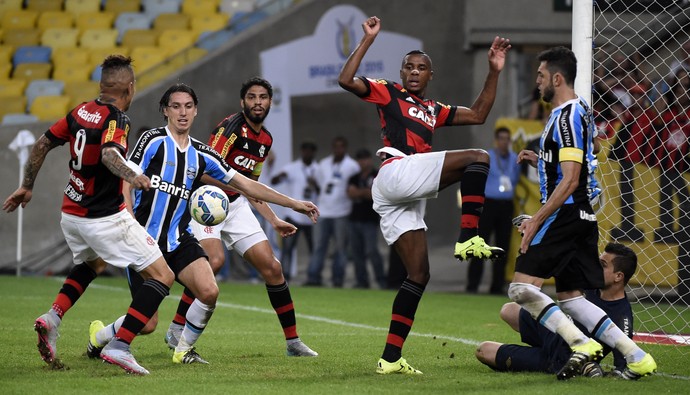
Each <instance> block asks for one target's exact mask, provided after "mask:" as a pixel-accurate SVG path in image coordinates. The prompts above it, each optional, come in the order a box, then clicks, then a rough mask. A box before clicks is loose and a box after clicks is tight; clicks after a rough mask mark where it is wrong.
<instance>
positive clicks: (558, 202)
mask: <svg viewBox="0 0 690 395" xmlns="http://www.w3.org/2000/svg"><path fill="white" fill-rule="evenodd" d="M581 168H582V164H581V163H578V162H571V161H567V162H561V170H562V172H563V178H562V179H561V181H560V182H559V183H558V185H556V188H555V189H554V190H553V193H552V194H551V196H549V199H548V200H547V201H546V203H545V204H544V205H543V206H541V207H540V208H539V210H537V212H536V213H535V214H534V215H533V216H532V218H528V219H526V220H524V221H523V222H522V224H520V227H518V231H520V233H522V241H521V243H520V252H522V253H523V254H524V253H525V252H527V249H528V247H529V245H530V243H531V242H532V239H533V238H534V236H535V235H536V234H537V231H538V230H539V227H540V226H541V224H542V223H544V221H546V219H547V218H548V217H549V216H550V215H551V214H553V213H554V212H556V210H558V209H559V208H560V207H561V206H562V205H563V203H564V202H565V201H566V199H568V196H570V195H572V194H573V192H575V189H577V186H578V185H579V175H580V169H581Z"/></svg>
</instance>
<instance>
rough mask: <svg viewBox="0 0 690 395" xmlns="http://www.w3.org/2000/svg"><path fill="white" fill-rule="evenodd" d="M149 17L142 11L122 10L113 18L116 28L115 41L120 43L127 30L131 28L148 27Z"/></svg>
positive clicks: (149, 23)
mask: <svg viewBox="0 0 690 395" xmlns="http://www.w3.org/2000/svg"><path fill="white" fill-rule="evenodd" d="M150 28H151V19H150V18H149V16H148V15H146V14H144V13H142V12H123V13H121V14H120V15H118V16H117V18H116V19H115V29H117V32H118V35H117V42H118V43H121V42H122V38H123V36H124V35H125V32H126V31H127V30H131V29H150Z"/></svg>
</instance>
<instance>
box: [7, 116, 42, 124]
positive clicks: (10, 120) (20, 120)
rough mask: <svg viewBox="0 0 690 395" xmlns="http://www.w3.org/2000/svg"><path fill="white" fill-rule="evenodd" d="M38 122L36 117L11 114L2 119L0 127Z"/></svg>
mask: <svg viewBox="0 0 690 395" xmlns="http://www.w3.org/2000/svg"><path fill="white" fill-rule="evenodd" d="M35 122H38V117H37V116H35V115H31V114H23V113H11V114H5V116H4V117H2V122H1V123H0V125H22V124H26V123H35Z"/></svg>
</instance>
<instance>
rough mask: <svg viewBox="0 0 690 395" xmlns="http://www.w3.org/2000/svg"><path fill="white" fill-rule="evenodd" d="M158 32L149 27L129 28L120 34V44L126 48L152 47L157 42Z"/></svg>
mask: <svg viewBox="0 0 690 395" xmlns="http://www.w3.org/2000/svg"><path fill="white" fill-rule="evenodd" d="M158 34H159V32H158V31H156V30H149V29H130V30H127V31H126V32H125V34H124V35H123V36H122V42H121V43H120V45H121V46H123V47H126V48H136V47H142V46H143V47H152V46H156V45H157V44H158Z"/></svg>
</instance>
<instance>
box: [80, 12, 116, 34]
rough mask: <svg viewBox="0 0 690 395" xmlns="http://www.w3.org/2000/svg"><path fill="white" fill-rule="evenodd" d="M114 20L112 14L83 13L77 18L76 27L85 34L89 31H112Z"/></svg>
mask: <svg viewBox="0 0 690 395" xmlns="http://www.w3.org/2000/svg"><path fill="white" fill-rule="evenodd" d="M114 20H115V14H113V13H112V12H83V13H81V14H80V15H79V17H78V18H76V21H75V25H76V26H77V28H78V29H79V32H81V33H83V32H84V31H85V30H89V29H110V28H112V27H113V21H114Z"/></svg>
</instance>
